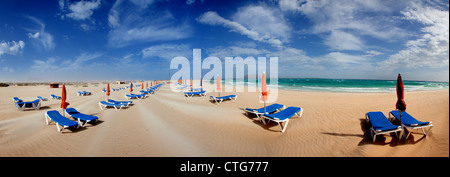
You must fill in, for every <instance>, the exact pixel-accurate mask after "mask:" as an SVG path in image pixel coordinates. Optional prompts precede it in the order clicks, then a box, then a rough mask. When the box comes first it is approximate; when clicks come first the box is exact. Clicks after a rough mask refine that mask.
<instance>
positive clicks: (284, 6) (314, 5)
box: [279, 0, 407, 51]
mask: <svg viewBox="0 0 450 177" xmlns="http://www.w3.org/2000/svg"><path fill="white" fill-rule="evenodd" d="M279 7H280V9H281V10H282V11H284V12H290V13H300V14H303V15H305V16H306V17H307V18H308V19H309V20H310V21H311V22H312V23H313V26H312V27H311V28H310V29H309V31H310V33H312V34H319V35H321V36H323V38H324V44H326V45H327V46H329V47H330V49H333V50H358V51H362V50H367V49H368V48H370V47H369V46H367V45H366V42H365V41H366V39H365V37H367V36H368V37H373V38H378V39H382V40H396V39H401V38H403V37H406V36H407V33H406V31H405V30H403V29H401V28H399V27H397V25H396V22H398V19H396V18H395V17H394V16H392V14H393V13H394V12H395V10H397V9H398V8H399V7H398V6H397V5H396V3H395V2H389V1H364V0H349V1H309V0H308V1H299V0H280V1H279ZM380 12H381V13H380Z"/></svg>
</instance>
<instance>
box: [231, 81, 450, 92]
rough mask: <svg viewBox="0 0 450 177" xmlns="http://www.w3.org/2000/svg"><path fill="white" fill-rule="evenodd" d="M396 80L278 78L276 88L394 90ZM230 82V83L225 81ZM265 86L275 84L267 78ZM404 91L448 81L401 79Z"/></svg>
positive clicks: (446, 85)
mask: <svg viewBox="0 0 450 177" xmlns="http://www.w3.org/2000/svg"><path fill="white" fill-rule="evenodd" d="M234 82H235V84H236V85H253V86H255V85H258V86H260V85H261V84H260V83H258V82H257V81H250V82H249V81H248V80H247V79H235V80H234ZM396 83H397V80H366V79H320V78H278V88H279V89H287V90H301V91H325V92H395V90H396ZM226 84H231V83H226ZM267 84H268V85H267V86H268V87H274V86H276V85H274V84H271V83H270V79H267ZM403 86H404V89H405V91H424V90H442V89H449V83H448V82H434V81H408V80H403Z"/></svg>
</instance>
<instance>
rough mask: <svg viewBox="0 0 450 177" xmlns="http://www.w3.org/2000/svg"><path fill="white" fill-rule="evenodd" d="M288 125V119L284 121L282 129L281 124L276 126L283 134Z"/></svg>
mask: <svg viewBox="0 0 450 177" xmlns="http://www.w3.org/2000/svg"><path fill="white" fill-rule="evenodd" d="M288 123H289V119H287V120H286V123H285V124H284V127H283V126H281V122H278V125H280V128H281V132H282V133H284V131H286V127H287V125H288Z"/></svg>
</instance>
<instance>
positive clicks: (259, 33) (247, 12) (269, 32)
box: [197, 6, 291, 47]
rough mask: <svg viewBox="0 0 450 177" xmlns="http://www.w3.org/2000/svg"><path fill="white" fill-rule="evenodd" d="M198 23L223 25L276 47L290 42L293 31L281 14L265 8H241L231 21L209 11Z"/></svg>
mask: <svg viewBox="0 0 450 177" xmlns="http://www.w3.org/2000/svg"><path fill="white" fill-rule="evenodd" d="M197 21H198V22H200V23H203V24H208V25H222V26H224V27H226V28H228V29H230V31H233V32H237V33H240V34H242V35H245V36H247V37H248V38H250V39H252V40H255V41H259V42H264V43H268V44H271V45H273V46H276V47H280V46H282V45H283V43H285V42H288V40H289V37H290V30H291V29H290V27H289V25H288V23H287V22H286V20H285V19H284V17H283V15H282V14H281V13H280V12H278V11H277V10H276V9H271V8H268V7H264V6H247V7H243V8H240V9H239V10H238V11H237V12H236V13H235V14H233V15H232V17H231V20H228V19H225V18H223V17H221V16H220V15H218V14H217V12H214V11H208V12H206V13H204V14H202V15H201V16H199V17H198V18H197Z"/></svg>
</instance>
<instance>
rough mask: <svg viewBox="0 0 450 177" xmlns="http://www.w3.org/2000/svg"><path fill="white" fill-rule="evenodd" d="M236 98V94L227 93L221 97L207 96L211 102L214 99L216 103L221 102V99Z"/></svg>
mask: <svg viewBox="0 0 450 177" xmlns="http://www.w3.org/2000/svg"><path fill="white" fill-rule="evenodd" d="M236 99H237V95H227V96H221V97H213V96H209V101H211V102H214V101H215V102H216V103H217V105H219V104H220V103H222V101H223V100H236Z"/></svg>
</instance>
